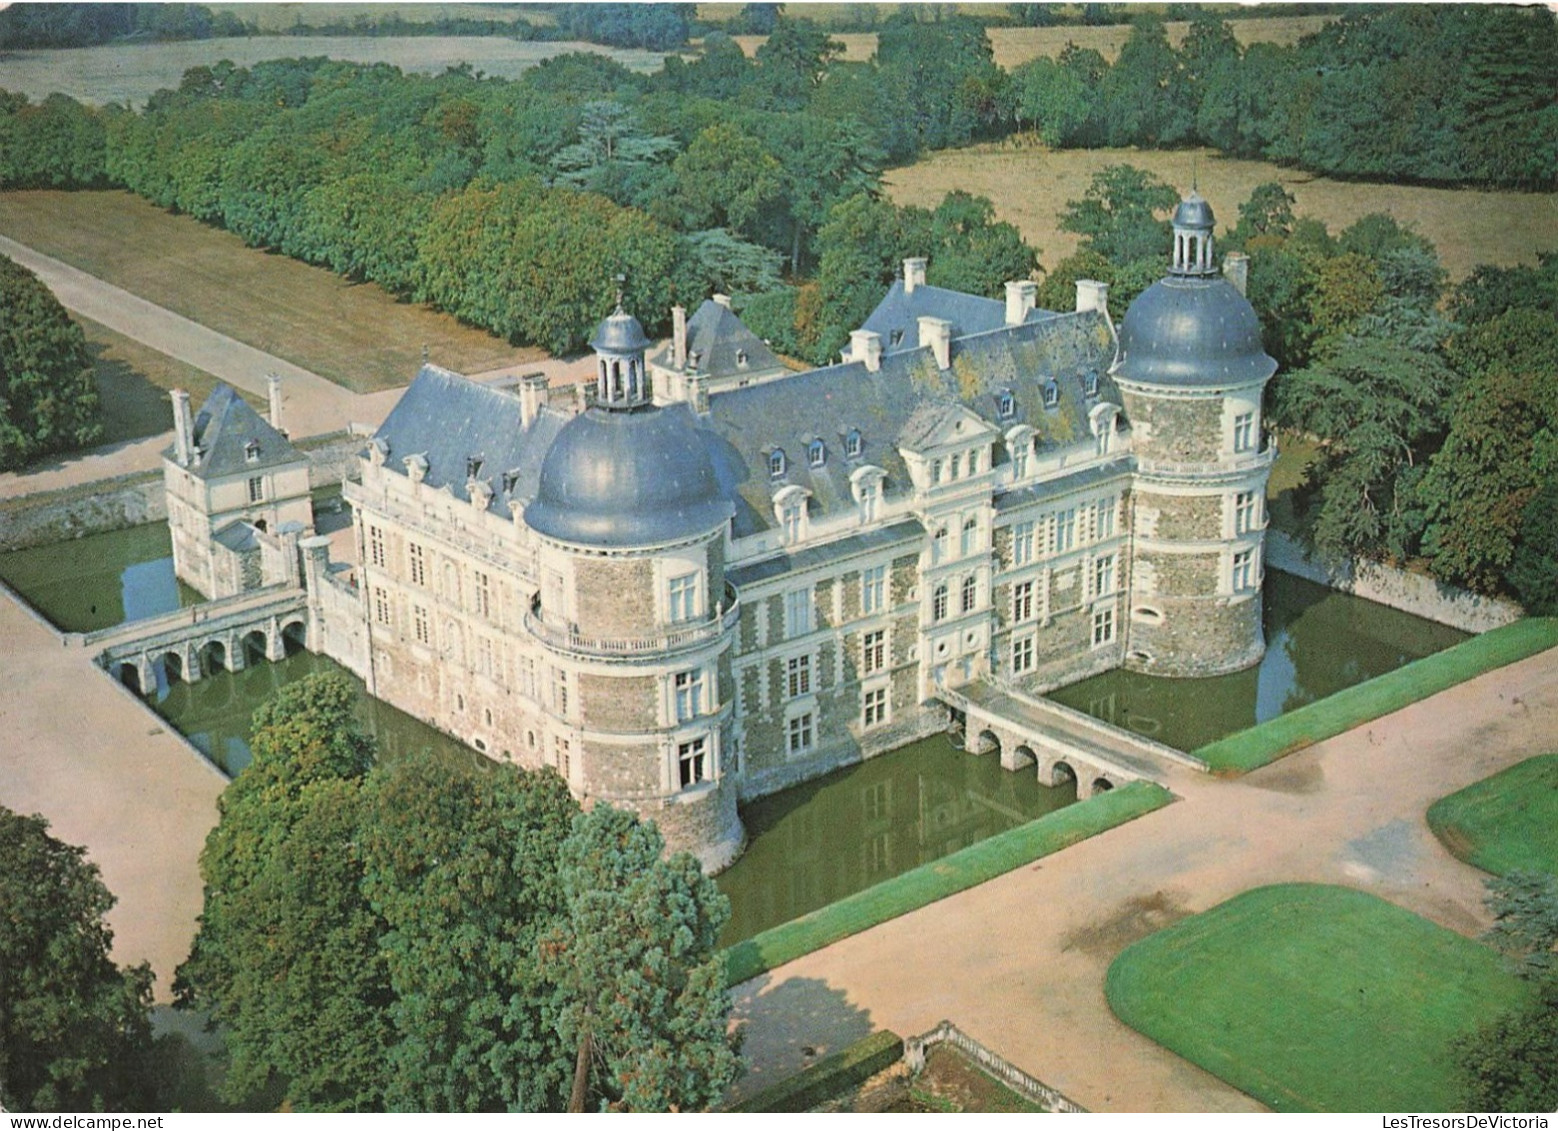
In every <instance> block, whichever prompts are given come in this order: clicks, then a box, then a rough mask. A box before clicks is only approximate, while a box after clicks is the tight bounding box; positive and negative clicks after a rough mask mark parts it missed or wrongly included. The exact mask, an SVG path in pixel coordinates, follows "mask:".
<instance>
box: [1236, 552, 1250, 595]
mask: <svg viewBox="0 0 1558 1131" xmlns="http://www.w3.org/2000/svg"><path fill="white" fill-rule="evenodd" d="M1254 585H1255V551H1254V550H1240V551H1239V552H1238V553H1236V554H1235V555H1234V556H1233V591H1234V592H1235V593H1239V592H1242V591H1244V590H1246V589H1253V588H1254Z"/></svg>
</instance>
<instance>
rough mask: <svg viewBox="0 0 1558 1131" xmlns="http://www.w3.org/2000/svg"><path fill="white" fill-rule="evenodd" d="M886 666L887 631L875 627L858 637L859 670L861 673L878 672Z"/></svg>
mask: <svg viewBox="0 0 1558 1131" xmlns="http://www.w3.org/2000/svg"><path fill="white" fill-rule="evenodd" d="M886 667H887V632H886V630H885V629H880V628H879V629H877V630H876V631H875V632H868V633H866V634H865V635H864V636H862V637H861V638H860V671H861V674H863V675H870V674H871V673H872V672H879V671H882V670H884V669H885V668H886Z"/></svg>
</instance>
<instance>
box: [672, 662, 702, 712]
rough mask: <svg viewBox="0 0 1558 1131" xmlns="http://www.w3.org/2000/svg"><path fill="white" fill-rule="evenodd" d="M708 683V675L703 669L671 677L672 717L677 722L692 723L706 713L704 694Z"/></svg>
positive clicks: (679, 673) (681, 672) (693, 669)
mask: <svg viewBox="0 0 1558 1131" xmlns="http://www.w3.org/2000/svg"><path fill="white" fill-rule="evenodd" d="M706 682H707V678H706V673H705V672H704V670H703V669H702V668H691V669H689V670H687V671H680V672H677V673H675V674H674V675H673V676H672V677H671V717H672V718H673V719H675V721H676V722H678V723H685V722H691V721H692V720H693V719H696V718H698V717H699V716H701V715H702V714H703V713H704V710H703V692H704V687H705V684H706Z"/></svg>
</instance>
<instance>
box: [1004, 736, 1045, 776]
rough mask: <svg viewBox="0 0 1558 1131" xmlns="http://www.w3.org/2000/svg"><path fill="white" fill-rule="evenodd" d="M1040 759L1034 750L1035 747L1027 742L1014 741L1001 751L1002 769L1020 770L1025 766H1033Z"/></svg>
mask: <svg viewBox="0 0 1558 1131" xmlns="http://www.w3.org/2000/svg"><path fill="white" fill-rule="evenodd" d="M1038 760H1039V756H1038V755H1037V754H1035V753H1034V752H1033V747H1031V746H1029V745H1028V744H1027V743H1026V742H1017V741H1013V742H1011V743H1009V744H1008V745H1007V746H1006V748H1005V749H1003V750H1002V751H1001V769H1003V770H1020V769H1022V768H1023V767H1024V766H1031V765H1033V764H1034V763H1035V762H1037V761H1038Z"/></svg>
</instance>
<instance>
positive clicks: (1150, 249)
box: [1060, 165, 1179, 264]
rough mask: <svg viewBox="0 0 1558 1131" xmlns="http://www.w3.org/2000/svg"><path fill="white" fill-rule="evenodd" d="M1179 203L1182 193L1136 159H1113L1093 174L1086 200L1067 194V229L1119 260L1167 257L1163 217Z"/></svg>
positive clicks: (1062, 224) (1062, 220)
mask: <svg viewBox="0 0 1558 1131" xmlns="http://www.w3.org/2000/svg"><path fill="white" fill-rule="evenodd" d="M1177 203H1179V194H1178V193H1177V192H1175V191H1174V189H1173V188H1171V187H1170V186H1169V185H1167V184H1165V183H1164V182H1163V181H1160V180H1159V179H1158V178H1157V177H1155V176H1153V175H1152V174H1151V173H1148V172H1145V171H1144V170H1142V169H1138V168H1136V167H1135V166H1133V165H1110V166H1108V167H1107V168H1104V169H1100V170H1099V171H1098V172H1096V173H1094V174H1093V179H1092V182H1091V183H1090V184H1089V185H1088V187H1087V192H1086V193H1084V194H1083V197H1082V199H1081V200H1068V201H1067V202H1066V210H1065V211H1064V212H1062V213H1061V216H1060V228H1061V230H1062V231H1066V232H1075V233H1077V234H1078V235H1080V236H1081V237H1082V246H1083V247H1085V248H1088V249H1090V250H1092V251H1096V252H1098V254H1100V255H1102V256H1103V257H1104V258H1105V259H1108V260H1110V261H1112V262H1114V263H1117V264H1126V263H1131V262H1134V261H1136V260H1139V259H1147V258H1152V259H1155V260H1159V261H1161V260H1163V259H1164V258H1165V256H1166V255H1167V254H1168V247H1169V223H1168V221H1167V220H1160V219H1158V213H1161V212H1167V211H1169V210H1170V209H1172V208H1173V207H1174V206H1175V205H1176V204H1177Z"/></svg>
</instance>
